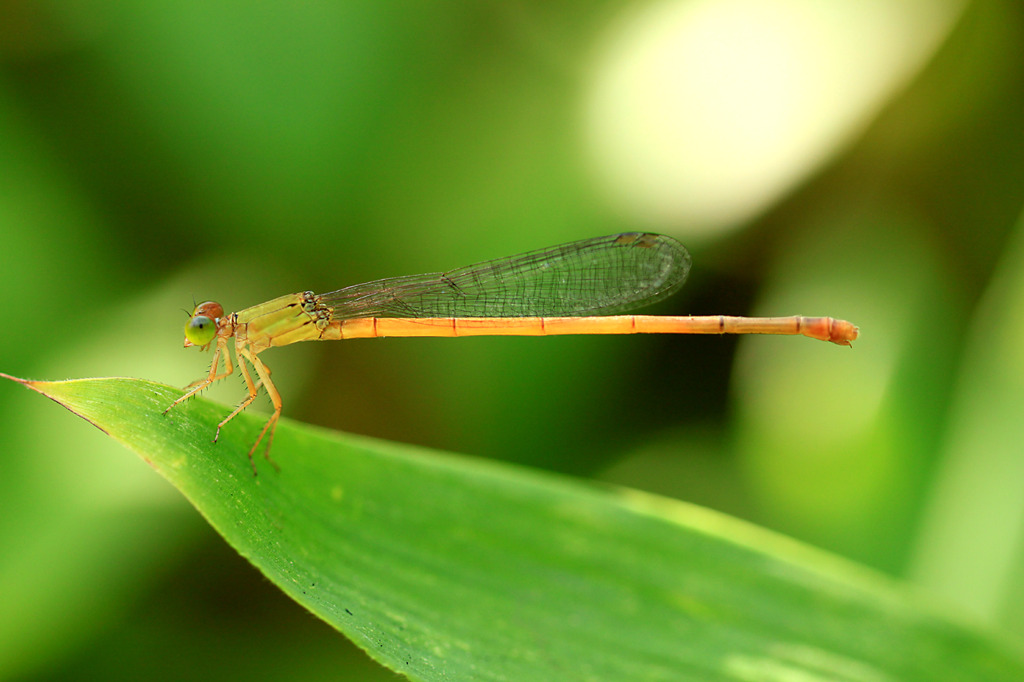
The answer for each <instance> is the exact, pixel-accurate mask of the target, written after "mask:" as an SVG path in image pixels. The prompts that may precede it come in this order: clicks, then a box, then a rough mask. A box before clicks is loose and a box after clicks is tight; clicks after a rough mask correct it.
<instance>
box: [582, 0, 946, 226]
mask: <svg viewBox="0 0 1024 682" xmlns="http://www.w3.org/2000/svg"><path fill="white" fill-rule="evenodd" d="M963 5H964V3H963V2H961V1H960V0H945V1H928V2H925V1H923V0H894V1H882V0H875V1H870V2H856V3H835V2H822V1H821V0H771V1H765V0H690V1H679V0H662V1H661V2H652V3H649V4H647V5H645V6H643V7H642V8H640V9H639V10H634V11H633V12H631V13H630V14H628V15H627V16H624V17H622V18H621V19H620V20H619V21H618V22H617V23H615V24H613V25H611V26H609V27H608V30H607V31H606V36H605V38H604V40H603V41H602V42H601V43H600V44H599V45H598V46H597V48H596V56H595V60H594V63H593V65H592V69H593V73H592V81H591V85H590V91H589V93H588V95H587V99H586V103H585V106H586V113H585V116H586V128H587V135H588V144H589V146H590V152H591V154H592V156H593V160H594V163H595V173H596V175H597V176H598V177H599V178H600V180H601V181H602V183H603V184H604V185H605V186H606V189H607V193H608V195H609V197H610V200H611V201H612V202H614V203H615V204H616V207H617V209H618V210H619V211H620V212H622V213H623V214H624V215H625V216H626V217H627V218H628V219H630V220H632V221H636V222H638V223H639V224H641V225H644V226H646V227H650V228H660V229H665V230H670V231H671V230H672V228H673V227H683V228H685V230H686V231H687V233H688V234H690V235H695V234H699V233H704V234H708V235H710V234H714V233H717V232H721V231H723V230H726V229H728V228H730V227H731V226H735V225H737V224H740V223H742V222H743V221H745V220H748V219H750V218H752V217H754V216H756V215H757V214H758V213H760V212H762V211H763V210H765V209H766V208H767V207H768V206H770V205H771V204H772V203H773V202H775V201H777V200H778V199H779V198H780V197H781V196H783V195H784V194H785V193H786V192H788V191H789V190H791V189H792V188H793V187H794V186H795V185H797V184H799V183H800V182H801V181H803V180H804V179H805V178H807V177H808V176H809V175H810V174H812V173H813V172H814V171H815V170H817V169H818V168H820V167H821V166H822V164H823V163H825V162H826V161H828V160H829V159H830V158H831V157H832V156H833V155H835V154H836V153H837V152H838V151H840V150H841V149H842V148H843V147H844V146H845V145H846V144H848V143H849V142H851V141H852V139H853V138H855V137H856V136H857V135H858V134H859V133H860V132H861V131H862V130H863V129H864V128H865V127H866V126H867V124H868V123H870V121H871V120H872V119H873V118H874V116H875V115H876V114H877V113H878V112H879V111H880V110H881V109H882V107H883V106H884V105H885V103H886V101H887V100H888V99H889V98H890V97H891V95H892V94H893V93H894V92H896V91H898V89H900V88H901V87H903V86H904V85H905V84H907V82H908V81H909V80H910V79H911V78H912V77H913V76H914V75H915V74H916V73H917V72H918V71H919V70H920V69H921V67H922V66H923V65H924V64H925V63H926V62H927V60H928V58H929V57H931V55H932V54H933V52H934V51H935V49H936V48H937V46H938V45H939V44H940V43H941V41H942V40H943V39H944V38H945V36H946V35H947V33H948V31H949V30H950V28H951V26H952V25H953V23H954V20H955V19H956V18H957V16H958V15H959V13H960V11H961V9H962V8H963Z"/></svg>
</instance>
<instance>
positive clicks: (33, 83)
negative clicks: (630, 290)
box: [0, 0, 1024, 680]
mask: <svg viewBox="0 0 1024 682" xmlns="http://www.w3.org/2000/svg"><path fill="white" fill-rule="evenodd" d="M1022 207H1024V7H1022V6H1021V5H1020V4H1019V3H1017V2H1011V1H1010V0H1005V1H999V0H979V1H977V2H966V1H963V2H961V1H952V0H949V1H936V0H927V1H925V0H893V1H891V2H881V1H879V2H864V3H829V2H823V1H821V0H770V1H768V2H765V1H764V0H760V1H757V2H755V1H754V0H689V1H676V0H660V1H652V2H646V1H645V2H630V1H625V0H619V1H609V2H588V3H583V2H563V3H547V2H540V1H534V2H506V3H500V2H448V3H427V2H387V1H385V2H381V1H379V0H361V1H348V0H343V1H341V2H312V3H279V4H270V3H266V4H260V5H258V6H257V5H255V4H253V3H229V2H215V3H205V2H148V1H147V2H142V1H140V0H135V1H131V0H129V1H127V2H117V3H97V2H88V1H85V2H73V3H64V2H60V3H58V2H52V3H47V2H33V1H31V0H20V1H19V0H8V1H7V2H0V285H2V291H3V293H4V299H5V300H6V301H7V302H8V303H7V305H8V313H7V319H8V323H7V325H5V331H4V332H3V333H2V334H0V371H3V372H7V373H10V374H14V375H18V376H23V377H28V378H41V379H63V378H73V377H84V376H112V375H119V376H135V377H144V378H147V379H154V380H158V381H164V382H167V383H170V384H172V385H181V386H184V385H185V384H187V383H188V382H189V381H191V380H193V379H196V378H198V377H199V376H201V375H202V374H203V373H204V372H205V371H206V368H207V363H208V362H209V355H205V356H202V355H201V354H200V353H198V352H196V351H195V350H194V349H189V351H185V350H183V349H182V348H181V342H182V333H181V330H182V326H183V324H184V322H185V320H186V314H185V313H183V312H182V310H183V309H187V310H190V309H191V308H192V305H193V301H194V300H205V299H209V298H214V299H216V300H219V301H221V302H222V303H223V304H224V306H225V308H226V309H228V310H235V309H241V308H244V307H247V306H249V305H253V304H255V303H258V302H262V301H264V300H267V299H269V298H271V297H273V296H277V295H281V294H284V293H289V292H293V291H301V290H305V289H312V290H315V291H330V290H333V289H337V288H340V287H342V286H345V285H347V284H352V283H356V282H361V281H365V280H369V279H375V278H378V277H384V276H391V275H400V274H413V273H418V272H426V271H433V270H444V269H449V268H452V267H457V266H461V265H465V264H467V263H470V262H475V261H478V260H484V259H488V258H493V257H497V256H503V255H510V254H513V253H517V252H521V251H526V250H531V249H534V248H539V247H543V246H549V245H554V244H557V243H560V242H563V241H569V240H573V239H579V238H584V237H590V236H596V235H601V234H608V233H613V232H616V231H629V230H637V229H643V230H652V231H658V232H665V233H669V234H672V235H674V236H676V237H678V238H679V239H681V240H682V241H683V242H684V243H686V244H687V245H688V246H689V248H690V249H691V252H692V253H693V257H694V269H693V272H692V274H691V278H690V282H689V284H688V285H687V287H686V288H685V289H684V290H683V292H682V293H681V294H679V295H677V296H676V297H675V298H674V300H672V301H669V302H666V303H665V304H663V305H660V306H659V307H658V309H657V310H653V311H650V312H656V313H663V314H718V313H723V314H764V315H790V314H807V315H831V316H836V317H841V318H845V319H849V320H851V321H853V322H854V323H855V324H858V325H860V327H861V331H862V339H861V340H860V341H859V342H858V343H857V344H856V345H855V347H854V348H853V350H852V351H851V350H847V349H844V348H839V347H836V346H832V345H830V344H825V343H819V342H815V341H811V340H808V339H802V338H784V337H752V338H745V339H741V340H738V339H735V338H722V337H704V338H701V337H693V338H686V337H678V338H669V337H664V338H654V337H649V338H641V337H620V338H614V337H607V338H582V337H581V338H572V337H563V338H551V339H530V338H525V339H523V338H520V339H501V338H497V339H486V338H476V339H460V340H448V339H394V340H361V341H352V342H348V343H332V344H312V343H310V344H300V345H298V346H293V347H289V348H286V349H279V350H273V351H270V352H268V353H266V354H265V355H264V356H263V357H264V359H265V360H266V362H267V363H268V364H269V365H270V366H271V367H272V368H273V369H274V371H275V374H274V377H275V381H276V382H277V384H278V387H279V388H280V389H281V392H282V394H283V396H284V399H285V416H287V417H290V418H293V419H298V420H302V421H306V422H310V423H315V424H320V425H323V426H327V427H330V428H334V429H340V430H345V431H350V432H354V433H361V434H369V435H373V436H379V437H383V438H388V439H394V440H399V441H403V442H410V443H418V444H423V445H428V446H431V447H436V448H442V449H445V450H451V451H455V452H462V453H468V454H473V455H478V456H480V457H487V458H495V459H502V460H508V461H514V462H520V463H523V464H526V465H529V466H533V467H540V468H545V469H549V470H554V471H559V472H565V473H569V474H572V475H577V476H582V477H593V478H596V479H599V480H603V481H608V482H613V483H617V484H623V485H629V486H634V487H638V488H642V489H645V490H650V491H654V492H659V493H663V494H666V495H670V496H673V497H678V498H681V499H684V500H688V501H692V502H695V503H698V504H701V505H706V506H708V507H711V508H714V509H718V510H722V511H724V512H727V513H729V514H733V515H736V516H739V517H742V518H745V519H749V520H750V521H752V522H754V523H756V524H759V525H762V526H766V527H768V528H772V529H776V530H779V531H781V532H783V533H786V534H789V535H792V536H794V537H797V538H800V539H802V540H805V541H807V542H810V543H813V544H815V545H817V546H820V547H823V548H826V549H828V550H830V551H833V552H836V553H839V554H841V555H844V556H847V557H849V558H851V559H853V560H855V561H857V562H861V563H864V564H866V565H868V566H871V567H874V568H876V569H879V570H881V571H884V572H886V573H888V574H890V575H892V576H895V577H898V578H900V579H905V580H908V581H910V582H912V583H914V584H915V585H916V586H917V587H918V588H919V589H920V590H922V591H923V592H924V593H925V594H929V595H933V596H934V597H935V600H936V601H937V602H939V603H942V604H944V605H946V606H947V607H949V608H951V609H952V610H953V611H954V612H958V613H960V614H961V616H962V617H964V618H966V619H968V620H972V621H974V622H976V623H978V624H980V625H981V626H983V627H987V628H989V629H991V630H994V631H999V632H1001V633H1002V634H1003V635H1004V636H1007V637H1010V638H1013V639H1017V640H1020V639H1022V638H1024V594H1022V590H1021V588H1020V585H1021V584H1024V583H1022V581H1021V577H1022V574H1024V543H1022V542H1021V536H1022V532H1024V492H1022V491H1024V456H1022V455H1024V446H1022V442H1024V350H1022V348H1021V343H1020V340H1021V338H1022V337H1024V267H1022V266H1024V227H1022V224H1021V221H1020V214H1021V209H1022ZM224 384H225V386H221V387H219V388H217V389H216V390H214V391H211V393H210V395H211V397H212V398H213V399H215V400H219V401H222V402H224V403H226V404H230V403H234V402H237V401H238V400H240V399H241V397H242V395H243V391H242V388H241V386H240V383H239V381H238V380H229V381H227V382H224ZM267 407H268V403H267V401H265V400H264V399H262V398H261V399H260V403H259V409H263V410H266V409H267ZM0 425H2V428H0V461H2V471H3V474H2V476H0V500H2V502H0V509H2V513H0V547H2V551H0V604H2V606H0V611H2V615H0V678H2V679H54V680H56V679H72V678H73V679H76V680H88V679H103V680H120V679H126V680H127V679H138V678H140V677H142V676H145V677H147V678H148V679H151V680H159V679H180V678H183V677H192V678H195V677H202V676H214V675H217V676H219V677H223V676H228V677H230V678H232V679H239V678H242V677H243V676H244V677H245V678H247V679H253V680H272V679H320V678H326V677H343V678H345V679H367V680H377V679H394V677H395V676H394V675H392V674H391V673H388V672H386V671H384V670H382V669H380V668H379V667H378V666H377V665H376V664H374V663H372V662H371V661H370V660H369V659H368V658H366V657H365V656H364V655H363V654H362V653H360V652H358V651H356V650H355V649H354V648H353V647H352V646H350V645H349V644H347V642H346V640H344V639H343V638H342V637H341V636H340V635H338V634H337V633H335V632H334V631H333V630H331V629H330V628H328V627H327V626H326V625H324V624H322V623H320V622H319V621H317V620H316V619H314V618H313V617H312V616H310V615H308V614H307V613H306V612H304V611H303V610H302V609H301V608H300V607H298V606H297V605H295V604H293V603H291V602H290V601H289V600H287V599H286V598H285V597H283V596H282V595H281V594H279V593H278V592H277V590H276V589H275V588H273V587H271V586H270V585H269V584H268V583H267V582H266V581H265V580H264V579H262V577H261V576H260V575H259V574H258V573H256V571H255V570H254V569H252V568H251V567H249V566H248V564H246V562H245V561H244V560H243V559H241V558H240V557H238V556H235V555H234V553H233V552H232V551H231V550H229V549H228V548H227V547H226V546H225V545H224V543H223V542H222V541H221V540H220V539H219V538H218V537H217V536H216V535H215V534H214V533H213V531H212V530H211V529H210V528H208V527H207V526H206V525H205V524H204V522H203V521H202V520H201V519H200V518H199V517H198V514H196V513H195V511H194V510H192V509H191V508H190V507H189V506H188V505H187V504H186V503H185V502H184V501H183V500H182V499H180V498H179V497H178V495H177V494H176V493H175V491H173V490H172V489H171V487H170V486H169V485H167V484H166V483H165V482H164V481H163V480H162V479H160V478H159V477H158V476H156V475H155V474H153V472H152V471H151V470H150V469H149V468H148V467H146V466H145V464H144V463H143V462H141V461H138V460H136V459H135V458H134V457H131V456H126V455H127V453H126V452H125V451H124V450H122V449H121V448H120V447H119V446H117V445H116V444H115V443H113V442H111V441H109V440H108V439H106V438H105V437H104V436H103V434H102V433H100V432H98V431H97V430H95V429H93V428H92V427H90V426H88V425H87V424H85V423H84V422H83V421H81V420H78V419H75V418H73V417H72V416H71V415H68V414H64V413H63V412H62V411H60V410H58V409H56V408H55V406H53V405H52V404H50V403H48V402H47V401H42V400H40V399H39V398H38V397H37V396H35V395H30V394H28V393H26V392H25V391H24V390H23V389H21V388H19V387H17V386H16V385H14V384H5V385H3V386H2V387H0Z"/></svg>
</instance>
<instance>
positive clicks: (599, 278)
mask: <svg viewBox="0 0 1024 682" xmlns="http://www.w3.org/2000/svg"><path fill="white" fill-rule="evenodd" d="M689 271H690V254H689V253H688V252H687V251H686V249H685V248H684V247H683V245H682V244H680V243H679V242H678V241H676V240H675V239H673V238H671V237H667V236H665V235H658V234H648V233H639V232H634V233H627V234H618V235H610V236H607V237H596V238H593V239H584V240H582V241H577V242H570V243H568V244H562V245H561V246H554V247H551V248H547V249H540V250H537V251H530V252H528V253H524V254H521V255H518V256H509V257H506V258H497V259H495V260H491V261H486V262H483V263H477V264H475V265H469V266H466V267H464V268H459V269H457V270H451V271H448V272H433V273H428V274H425V275H412V276H409V277H392V278H388V279H380V280H376V281H373V282H367V283H365V284H356V285H354V286H350V287H346V288H344V289H339V290H338V291H333V292H331V293H327V294H323V295H322V296H321V301H322V302H323V303H324V304H325V305H327V306H328V307H330V308H332V310H333V317H334V318H335V319H349V318H354V317H533V316H538V317H540V316H581V315H595V314H612V313H619V312H624V311H626V310H631V309H634V308H637V307H640V306H644V305H649V304H651V303H654V302H656V301H660V300H662V299H663V298H665V297H667V296H670V295H671V294H673V293H675V292H676V291H678V290H679V288H680V287H681V286H682V285H683V282H685V281H686V276H687V274H689Z"/></svg>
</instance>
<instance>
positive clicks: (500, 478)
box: [3, 375, 1024, 682]
mask: <svg viewBox="0 0 1024 682" xmlns="http://www.w3.org/2000/svg"><path fill="white" fill-rule="evenodd" d="M3 376H6V375H3ZM8 378H13V377H8ZM15 381H19V382H20V383H22V384H24V385H25V386H28V387H29V388H32V389H34V390H36V391H38V392H40V393H42V394H43V395H46V396H48V397H50V398H52V399H53V400H55V401H57V402H58V403H60V404H62V405H64V406H65V407H67V408H68V409H69V410H71V411H72V412H74V413H76V414H78V415H80V416H81V417H83V418H84V419H87V420H88V421H90V422H92V423H93V424H95V425H96V426H97V427H99V428H100V429H102V430H103V431H105V432H106V433H107V434H109V435H110V436H111V437H112V438H114V439H116V440H118V441H120V442H121V443H123V444H124V445H126V446H127V447H128V448H129V449H131V450H133V451H135V452H136V453H137V454H139V456H141V457H142V458H143V459H144V460H145V461H147V462H149V463H150V465H151V466H152V467H153V468H154V469H156V470H157V471H158V472H159V473H160V474H162V475H163V476H164V477H166V478H167V479H168V480H169V481H170V482H171V483H173V484H174V485H175V486H176V487H177V488H178V489H179V490H181V492H182V493H184V494H185V496H186V497H187V498H188V499H189V500H190V501H191V502H192V504H193V505H195V507H196V508H197V509H198V510H199V511H200V513H202V514H203V515H204V516H205V517H206V518H207V519H208V520H209V522H210V523H211V524H212V525H213V526H214V528H216V529H217V531H218V532H220V533H221V534H222V535H223V536H224V538H225V539H226V540H227V541H228V542H229V543H230V544H231V545H232V546H233V547H234V548H235V549H236V550H237V551H238V552H240V553H241V554H242V555H243V556H245V557H247V558H248V559H249V560H250V561H251V562H252V563H253V564H255V565H256V566H257V567H258V568H259V570H261V571H262V572H263V573H264V574H265V575H266V576H267V577H268V578H269V579H270V580H271V581H273V582H274V583H275V584H277V585H278V586H279V587H280V588H281V589H282V590H284V591H285V592H286V593H287V594H288V595H290V596H291V597H292V598H293V599H295V600H296V601H298V602H299V603H300V604H302V605H303V606H305V607H306V608H307V609H309V610H310V611H312V612H313V613H315V614H316V615H317V616H319V617H321V618H323V619H324V620H326V621H327V622H329V623H330V624H331V625H333V626H334V627H336V628H337V629H338V630H340V631H341V632H343V633H344V634H345V635H346V636H348V637H349V638H351V639H352V640H353V641H355V642H356V643H357V644H358V645H360V646H361V647H362V648H363V649H365V650H366V651H367V653H369V654H370V655H371V656H372V657H373V658H375V659H376V660H378V661H380V662H381V663H383V664H384V665H386V666H388V667H390V668H392V669H394V670H396V671H399V672H402V673H404V674H406V675H408V676H409V677H411V678H413V679H420V680H441V679H447V680H515V681H516V682H522V681H524V680H616V681H624V680H680V679H682V680H769V681H772V680H807V681H810V682H818V681H824V680H857V681H861V680H863V681H870V682H889V681H894V680H929V681H932V682H934V681H941V680H1007V681H1011V680H1020V679H1024V664H1022V662H1021V659H1020V658H1018V657H1017V655H1016V653H1015V652H1013V651H1011V650H1010V649H1009V647H1007V646H1004V645H1003V644H1002V643H1001V642H999V641H998V640H994V639H992V638H990V637H986V636H985V635H983V634H981V633H978V632H975V631H972V630H970V629H968V628H966V627H964V626H961V625H959V624H957V623H955V622H954V621H952V620H950V619H948V618H946V617H944V616H943V615H941V614H938V613H936V612H934V611H933V610H931V609H930V608H927V607H925V606H923V604H922V603H920V602H919V601H916V600H915V599H913V598H911V597H910V596H908V595H907V594H905V593H904V592H903V591H901V590H900V589H898V588H896V587H894V586H893V585H891V584H890V583H889V582H887V581H886V580H884V579H883V578H881V577H879V576H877V575H874V574H872V573H870V572H868V571H866V570H864V569H860V568H858V567H856V566H853V565H850V564H847V563H845V562H842V561H840V560H838V559H835V558H832V557H830V556H828V555H825V554H824V553H821V552H818V551H815V550H812V549H809V548H807V547H804V546H802V545H799V544H797V543H795V542H793V541H790V540H787V539H785V538H781V537H778V536H775V535H772V534H770V533H768V532H766V531H762V530H759V529H757V528H753V527H751V526H749V525H747V524H743V523H740V522H738V521H735V520H732V519H729V518H726V517H723V516H721V515H718V514H715V513H712V512H709V511H707V510H703V509H700V508H696V507H692V506H689V505H685V504H683V503H679V502H674V501H671V500H666V499H662V498H657V497H654V496H651V495H646V494H642V493H637V492H633V491H627V490H608V489H602V488H597V487H593V486H589V485H583V484H580V483H578V482H575V481H572V480H569V479H566V478H564V477H559V476H554V475H550V474H543V473H538V472H533V471H528V470H524V469H521V468H516V467H512V466H508V465H503V464H496V463H490V462H482V461H477V460H473V459H471V458H466V457H458V456H454V455H448V454H444V453H438V452H431V451H427V450H424V449H420V448H413V447H409V446H403V445H396V444H393V443H388V442H382V441H377V440H372V439H368V438H359V437H353V436H348V435H343V434H336V433H331V432H328V431H324V430H322V429H317V428H312V427H309V426H305V425H302V424H297V423H295V422H291V421H288V420H283V421H282V422H281V424H280V427H279V428H278V431H277V435H276V437H275V440H274V459H275V461H276V462H277V463H278V464H279V465H280V471H276V470H275V469H274V468H272V467H271V466H268V465H267V464H266V463H265V462H264V461H262V460H260V461H258V462H257V465H258V467H259V475H258V476H253V474H252V470H251V469H250V466H249V462H248V459H247V457H246V453H247V452H248V449H249V446H250V444H251V442H252V441H253V439H254V438H255V436H256V434H257V433H258V431H259V429H260V428H261V426H262V418H260V417H259V416H258V415H247V414H243V415H241V416H240V417H238V418H237V419H235V420H234V421H232V422H231V423H230V424H229V425H228V426H227V427H226V428H225V429H224V430H223V432H222V434H221V438H220V441H219V442H218V443H217V444H212V443H211V442H210V441H211V437H212V436H213V433H214V430H215V428H216V424H217V422H218V421H219V420H220V419H222V418H223V417H224V415H225V414H226V413H227V408H224V407H222V406H218V405H215V404H213V403H210V402H207V401H204V400H201V399H200V400H194V401H191V402H189V403H187V404H185V405H182V406H180V407H178V408H175V409H174V410H171V411H170V412H169V413H168V414H167V415H163V414H162V412H163V410H164V409H165V408H166V407H167V406H168V405H169V404H170V403H171V402H172V401H173V400H174V399H175V398H176V397H178V396H179V395H181V392H180V391H179V390H177V389H173V388H170V387H168V386H164V385H161V384H155V383H151V382H146V381H140V380H134V379H83V380H78V381H64V382H35V381H23V380H19V379H15ZM339 672H341V671H339Z"/></svg>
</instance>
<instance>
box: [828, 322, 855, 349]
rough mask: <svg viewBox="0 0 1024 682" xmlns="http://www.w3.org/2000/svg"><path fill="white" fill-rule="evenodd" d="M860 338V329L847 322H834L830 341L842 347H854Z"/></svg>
mask: <svg viewBox="0 0 1024 682" xmlns="http://www.w3.org/2000/svg"><path fill="white" fill-rule="evenodd" d="M858 336H860V328H859V327H857V326H856V325H854V324H852V323H850V322H847V321H846V320H835V319H834V320H832V325H831V330H830V333H829V341H831V342H832V343H838V344H839V345H840V346H852V345H853V342H854V341H856V340H857V337H858Z"/></svg>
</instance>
